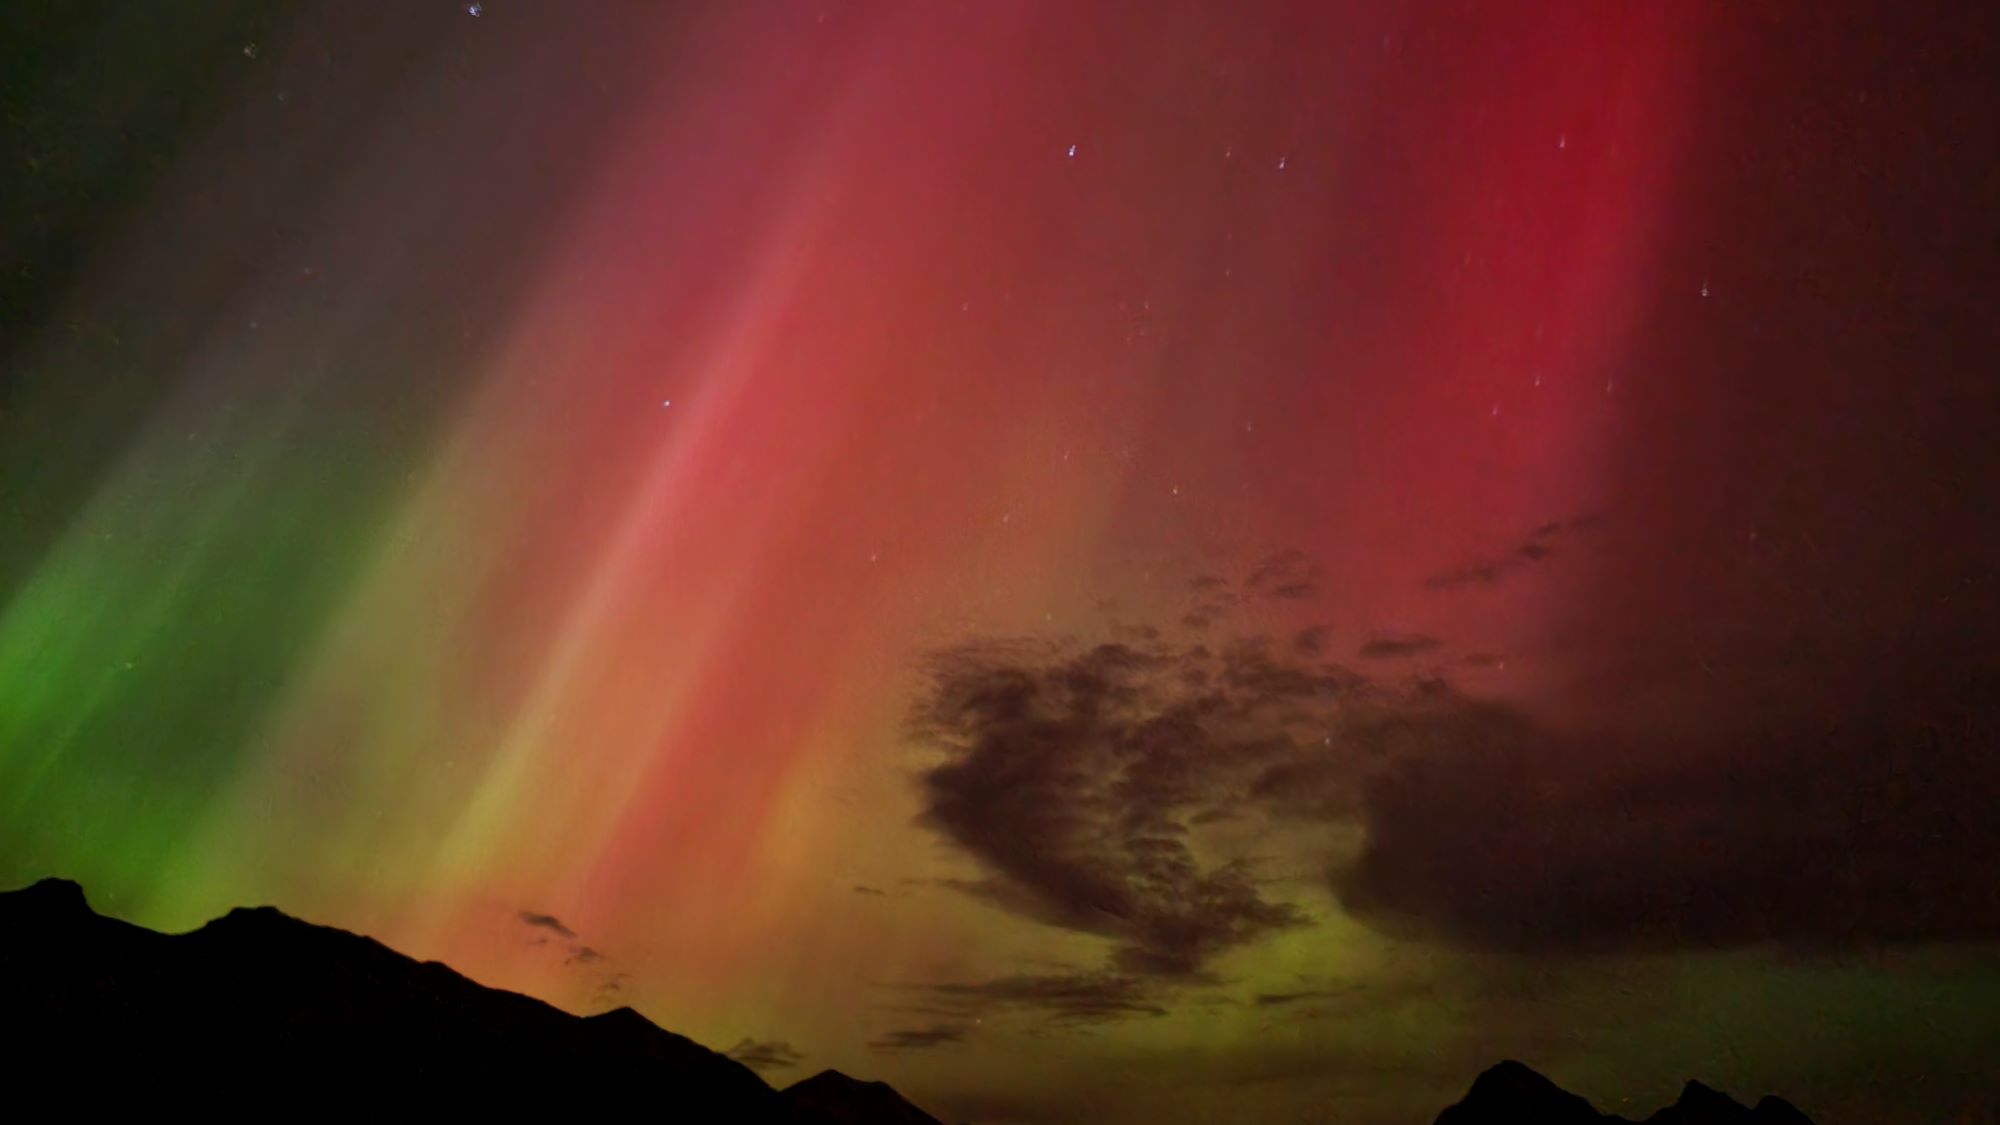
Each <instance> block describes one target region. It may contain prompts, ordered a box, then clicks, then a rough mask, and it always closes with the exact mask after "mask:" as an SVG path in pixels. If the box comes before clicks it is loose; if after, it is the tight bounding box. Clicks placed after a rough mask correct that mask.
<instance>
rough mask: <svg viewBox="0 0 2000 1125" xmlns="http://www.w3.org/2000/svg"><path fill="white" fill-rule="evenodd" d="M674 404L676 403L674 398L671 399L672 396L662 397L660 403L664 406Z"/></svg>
mask: <svg viewBox="0 0 2000 1125" xmlns="http://www.w3.org/2000/svg"><path fill="white" fill-rule="evenodd" d="M673 404H674V400H673V399H670V398H663V399H661V400H660V405H661V406H662V407H668V406H672V405H673Z"/></svg>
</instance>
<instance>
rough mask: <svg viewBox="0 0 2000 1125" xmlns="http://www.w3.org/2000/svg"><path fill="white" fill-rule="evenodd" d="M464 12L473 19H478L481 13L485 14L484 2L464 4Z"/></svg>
mask: <svg viewBox="0 0 2000 1125" xmlns="http://www.w3.org/2000/svg"><path fill="white" fill-rule="evenodd" d="M465 14H466V15H468V16H471V17H472V18H473V19H478V18H479V17H480V16H483V15H485V14H486V5H484V4H467V5H466V6H465Z"/></svg>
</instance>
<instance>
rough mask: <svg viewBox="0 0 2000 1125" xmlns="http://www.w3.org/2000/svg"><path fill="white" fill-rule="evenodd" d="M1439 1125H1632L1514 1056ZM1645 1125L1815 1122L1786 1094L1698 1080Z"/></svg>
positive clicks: (1485, 1076)
mask: <svg viewBox="0 0 2000 1125" xmlns="http://www.w3.org/2000/svg"><path fill="white" fill-rule="evenodd" d="M1437 1125H1631V1123H1630V1122H1628V1121H1627V1119H1626V1118H1623V1117H1619V1116H1617V1115H1615V1114H1609V1113H1599V1112H1597V1111H1596V1110H1595V1109H1593V1108H1591V1105H1590V1103H1589V1102H1587V1101H1585V1100H1583V1099H1582V1098H1580V1097H1577V1096H1576V1095H1575V1094H1572V1093H1570V1092H1569V1091H1567V1090H1565V1089H1563V1088H1562V1087H1560V1086H1558V1085H1556V1084H1555V1083H1553V1082H1551V1081H1549V1080H1548V1079H1547V1078H1544V1077H1542V1076H1541V1075H1540V1074H1537V1073H1535V1071H1534V1070H1532V1069H1530V1068H1529V1067H1527V1066H1525V1065H1523V1064H1521V1063H1518V1062H1515V1061H1513V1060H1512V1059H1509V1060H1507V1061H1506V1062H1502V1063H1499V1064H1498V1065H1495V1066H1493V1067H1490V1068H1488V1070H1487V1071H1486V1073H1484V1074H1481V1075H1480V1076H1479V1077H1478V1079H1476V1080H1475V1081H1474V1082H1473V1083H1472V1089H1471V1090H1470V1091H1468V1092H1467V1093H1466V1095H1465V1099H1464V1100H1463V1101H1460V1102H1459V1103H1458V1104H1457V1105H1454V1106H1451V1107H1450V1108H1448V1109H1446V1110H1445V1111H1444V1112H1443V1113H1440V1114H1438V1118H1437ZM1642 1125H1812V1122H1811V1120H1810V1119H1808V1118H1807V1117H1806V1115H1805V1114H1803V1113H1800V1112H1799V1111H1798V1110H1797V1109H1795V1108H1793V1106H1792V1105H1791V1103H1790V1102H1787V1101H1785V1099H1783V1098H1777V1097H1766V1098H1765V1099H1764V1100H1763V1101H1760V1102H1758V1103H1757V1107H1756V1108H1755V1109H1751V1108H1750V1107H1748V1106H1745V1105H1744V1104H1743V1103H1741V1102H1739V1101H1737V1100H1736V1099H1734V1098H1732V1097H1730V1096H1729V1095H1727V1094H1723V1093H1720V1092H1718V1091H1716V1090H1713V1089H1711V1088H1709V1087H1707V1086H1704V1085H1702V1084H1701V1083H1699V1082H1689V1083H1688V1084H1687V1086H1685V1087H1684V1088H1683V1089H1682V1090H1681V1096H1680V1098H1679V1100H1677V1101H1675V1102H1674V1104H1672V1105H1670V1106H1668V1107H1667V1108H1665V1109H1663V1110H1661V1111H1659V1112H1658V1113H1655V1114H1654V1115H1653V1116H1651V1117H1648V1118H1646V1119H1645V1121H1644V1122H1643V1123H1642Z"/></svg>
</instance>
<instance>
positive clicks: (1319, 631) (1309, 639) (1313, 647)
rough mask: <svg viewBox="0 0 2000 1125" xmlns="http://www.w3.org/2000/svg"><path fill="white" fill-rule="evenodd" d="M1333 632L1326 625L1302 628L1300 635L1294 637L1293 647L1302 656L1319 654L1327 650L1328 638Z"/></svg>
mask: <svg viewBox="0 0 2000 1125" xmlns="http://www.w3.org/2000/svg"><path fill="white" fill-rule="evenodd" d="M1332 632H1333V631H1332V630H1331V629H1328V628H1327V627H1326V626H1324V625H1314V626H1313V627H1312V628H1310V629H1301V630H1299V632H1298V635H1297V636H1295V637H1293V638H1292V648H1294V649H1296V650H1297V651H1298V652H1299V654H1300V655H1302V656H1318V655H1319V654H1320V653H1322V652H1325V651H1326V639H1327V637H1328V635H1330V634H1331V633H1332Z"/></svg>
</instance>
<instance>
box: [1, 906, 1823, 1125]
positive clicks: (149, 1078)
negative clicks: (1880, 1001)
mask: <svg viewBox="0 0 2000 1125" xmlns="http://www.w3.org/2000/svg"><path fill="white" fill-rule="evenodd" d="M0 1017H4V1018H5V1019H6V1020H7V1022H8V1024H9V1025H11V1027H10V1030H11V1031H12V1032H13V1033H14V1034H12V1035H11V1036H9V1038H12V1039H14V1040H16V1041H18V1042H24V1043H25V1044H26V1046H25V1047H19V1048H17V1049H16V1050H15V1051H14V1053H13V1054H12V1056H10V1058H9V1060H8V1061H9V1062H10V1063H12V1064H13V1068H12V1070H13V1073H14V1074H16V1075H32V1076H33V1077H34V1079H35V1084H36V1086H37V1087H38V1089H39V1090H49V1091H56V1092H58V1093H59V1094H61V1095H62V1096H64V1097H66V1098H67V1099H68V1100H69V1101H70V1102H72V1103H74V1107H75V1108H106V1107H108V1106H118V1107H123V1106H126V1105H131V1104H136V1102H137V1101H138V1100H141V1099H150V1100H153V1101H155V1102H166V1103H168V1104H174V1105H176V1106H177V1107H179V1108H201V1107H204V1106H206V1107H212V1108H229V1109H234V1110H238V1111H240V1110H241V1109H242V1107H243V1106H244V1105H246V1104H256V1103H257V1101H258V1100H260V1099H261V1100H263V1101H264V1102H266V1103H275V1104H285V1103H286V1102H287V1101H289V1102H291V1103H296V1102H298V1100H299V1099H300V1098H301V1096H302V1092H303V1095H304V1096H305V1097H306V1098H308V1099H310V1100H309V1102H308V1104H309V1106H311V1107H314V1108H322V1109H323V1108H325V1107H326V1106H328V1105H359V1104H364V1103H371V1102H382V1101H385V1100H388V1099H392V1098H393V1099H398V1100H401V1101H404V1102H408V1101H411V1100H416V1101H419V1102H424V1103H431V1102H441V1101H443V1100H445V1099H447V1098H449V1099H450V1100H451V1101H452V1102H453V1103H455V1104H456V1105H458V1106H461V1107H462V1106H466V1105H474V1106H492V1107H495V1108H502V1107H504V1108H505V1109H506V1110H508V1111H510V1112H513V1113H518V1112H520V1111H521V1110H523V1109H524V1108H527V1107H537V1108H539V1107H543V1106H547V1107H551V1108H553V1107H557V1106H560V1107H561V1108H562V1109H563V1110H564V1111H573V1110H576V1109H579V1108H590V1107H593V1106H602V1107H606V1108H609V1107H618V1108H621V1109H622V1108H625V1107H628V1106H631V1105H634V1104H648V1103H649V1102H650V1104H651V1105H652V1106H653V1107H654V1109H655V1112H656V1113H657V1114H658V1116H660V1117H661V1118H663V1119H664V1120H666V1121H670V1122H672V1121H686V1122H704V1123H705V1122H720V1121H727V1122H732V1123H743V1125H941V1123H940V1122H939V1121H938V1119H937V1118H934V1117H932V1116H930V1115H929V1114H927V1113H925V1112H924V1111H923V1110H921V1109H918V1108H917V1107H916V1106H915V1105H912V1104H911V1103H910V1102H909V1101H908V1100H907V1099H905V1098H904V1097H903V1096H902V1095H901V1094H900V1093H898V1092H897V1091H896V1090H895V1088H894V1087H892V1086H890V1085H889V1084H888V1083H885V1082H877V1081H869V1080H865V1079H859V1078H854V1077H852V1076H849V1075H847V1074H843V1073H841V1072H840V1071H837V1070H822V1071H820V1072H819V1073H817V1074H814V1075H812V1076H811V1077H808V1078H805V1079H802V1080H800V1081H798V1082H796V1083H793V1084H792V1085H790V1086H787V1087H784V1088H782V1089H776V1088H773V1087H772V1086H770V1085H769V1084H767V1083H766V1082H765V1081H764V1079H763V1078H762V1077H761V1076H760V1075H758V1074H757V1073H756V1072H755V1071H753V1070H751V1069H750V1068H749V1067H747V1066H745V1065H744V1064H742V1063H740V1062H738V1061H736V1060H734V1059H731V1058H729V1057H728V1056H726V1055H723V1054H720V1053H718V1052H716V1051H713V1050H711V1049H709V1048H707V1047H704V1046H702V1045H701V1044H699V1043H697V1042H695V1041H694V1040H692V1039H689V1038H687V1037H685V1036H682V1035H678V1034H676V1033H674V1032H672V1031H668V1030H667V1029H665V1028H662V1027H660V1026H659V1025H657V1024H655V1023H653V1022H652V1021H651V1020H649V1019H647V1018H646V1017H645V1016H644V1015H643V1014H642V1013H640V1012H638V1011H636V1010H634V1009H632V1008H630V1007H620V1008H615V1009H612V1010H611V1011H607V1012H600V1013H596V1014H594V1015H589V1016H579V1015H575V1014H573V1013H570V1012H566V1011H563V1010H562V1009H560V1008H557V1007H555V1006H554V1005H552V1004H549V1003H547V1002H545V1001H542V1000H538V999H536V998H534V997H531V996H526V995H522V994H520V993H516V992H509V991H506V990H504V989H497V988H491V987H488V986H486V985H482V984H480V983H478V982H477V981H474V980H472V979H470V978H468V977H466V976H464V975H463V974H461V973H459V972H458V971H457V970H455V969H453V968H452V967H451V966H449V965H446V964H443V963H442V962H438V961H418V960H416V959H415V958H412V957H409V956H407V955H405V954H403V953H399V952H397V951H396V950H394V949H392V948H390V947H389V946H387V945H384V944H383V943H381V942H379V941H377V940H375V939H374V938H371V937H368V936H366V935H363V934H356V933H352V932H350V931H347V930H343V929H340V928H338V927H334V926H323V925H319V924H317V923H313V922H307V921H304V920H302V919H299V918H295V917H293V916H291V915H289V914H286V913H284V912H283V911H281V910H278V909H277V908H275V907H270V906H258V907H237V908H234V909H232V910H230V911H228V912H227V913H226V914H223V915H222V916H220V917H217V918H213V919H211V920H209V921H208V922H206V923H204V924H202V925H201V926H199V927H197V928H196V929H193V930H190V931H187V932H185V933H181V934H163V933H160V932H158V931H155V930H151V929H147V928H145V927H143V926H137V925H133V924H132V923H129V922H124V921H121V920H119V919H116V918H110V917H107V916H105V915H101V914H98V913H97V912H96V911H95V910H93V909H92V908H91V906H90V903H89V899H88V897H87V896H86V895H85V893H84V889H83V887H82V886H81V885H80V884H78V883H76V882H73V881H71V880H68V879H55V878H51V879H44V880H41V881H40V882H37V883H35V884H33V885H31V886H28V887H26V888H22V889H20V890H15V891H6V892H0ZM24 1031H25V1032H27V1034H22V1032H24ZM1434 1125H1812V1122H1811V1121H1810V1119H1808V1118H1807V1117H1806V1115H1805V1114H1804V1113H1802V1112H1800V1111H1799V1110H1798V1109H1797V1108H1796V1107H1794V1106H1792V1105H1791V1103H1789V1102H1787V1101H1785V1100H1784V1099H1783V1098H1779V1097H1776V1096H1769V1095H1767V1096H1765V1097H1764V1098H1762V1099H1761V1100H1760V1101H1758V1102H1757V1104H1756V1105H1755V1106H1754V1107H1746V1106H1744V1105H1743V1104H1742V1103H1740V1102H1738V1101H1736V1100H1735V1099H1734V1098H1731V1097H1730V1096H1728V1095H1727V1094H1724V1093H1722V1092H1720V1091H1718V1090H1716V1089H1714V1088H1712V1087H1710V1086H1707V1085H1705V1084H1703V1083H1702V1082H1699V1081H1689V1082H1688V1083H1687V1084H1686V1085H1685V1086H1683V1087H1682V1089H1681V1093H1680V1096H1679V1098H1678V1099H1677V1100H1676V1101H1675V1102H1674V1103H1673V1104H1672V1105H1669V1106H1667V1107H1665V1108H1663V1109H1661V1110H1659V1111H1658V1112H1656V1113H1654V1114H1653V1115H1652V1116H1650V1117H1647V1118H1644V1119H1643V1120H1642V1121H1639V1122H1633V1121H1630V1120H1628V1119H1627V1118H1624V1117H1619V1116H1616V1115H1613V1114H1602V1113H1599V1112H1597V1110H1596V1109H1595V1108H1594V1107H1593V1106H1592V1105H1591V1104H1590V1103H1589V1102H1588V1101H1587V1100H1585V1099H1584V1098H1582V1097H1580V1096H1578V1095H1576V1094H1573V1093H1570V1092H1569V1091H1567V1090H1564V1089H1563V1088H1561V1087H1560V1086H1558V1085H1556V1083H1555V1082H1553V1081H1551V1080H1550V1079H1549V1078H1547V1077H1545V1076H1543V1075H1542V1074H1540V1073H1538V1072H1537V1071H1535V1070H1534V1069H1533V1068H1531V1067H1529V1066H1527V1065H1526V1064H1523V1063H1521V1062H1518V1061H1515V1060H1512V1059H1509V1060H1504V1061H1502V1062H1500V1063H1498V1064H1496V1065H1494V1066H1492V1067H1489V1068H1488V1069H1487V1070H1485V1071H1484V1072H1482V1073H1481V1074H1480V1075H1479V1076H1478V1077H1477V1078H1476V1079H1475V1080H1474V1081H1473V1083H1472V1085H1471V1087H1470V1089H1469V1090H1468V1091H1467V1093H1466V1095H1465V1097H1464V1098H1462V1099H1461V1100H1460V1101H1458V1102H1457V1103H1455V1104H1453V1105H1451V1106H1448V1107H1446V1108H1445V1110H1444V1111H1443V1112H1442V1113H1440V1114H1439V1115H1438V1116H1437V1118H1436V1120H1435V1123H1434Z"/></svg>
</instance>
